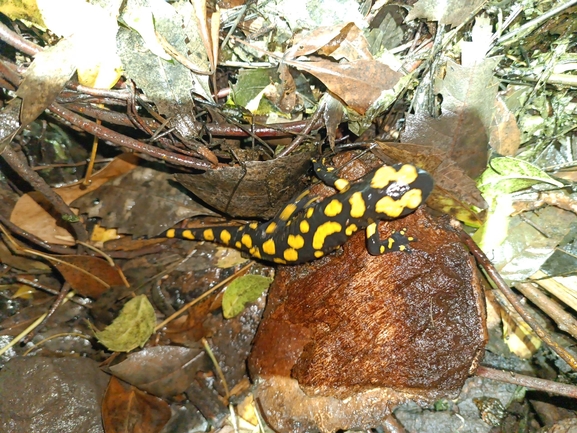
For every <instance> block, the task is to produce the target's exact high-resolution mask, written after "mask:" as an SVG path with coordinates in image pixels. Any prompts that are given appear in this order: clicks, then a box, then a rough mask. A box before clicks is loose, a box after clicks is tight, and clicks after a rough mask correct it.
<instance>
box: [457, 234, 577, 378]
mask: <svg viewBox="0 0 577 433" xmlns="http://www.w3.org/2000/svg"><path fill="white" fill-rule="evenodd" d="M459 236H460V238H461V240H462V241H463V242H464V243H465V244H466V245H467V247H468V248H469V250H470V251H471V253H473V255H474V256H475V258H476V259H477V261H478V263H479V264H480V265H481V267H482V268H483V269H484V270H485V272H486V273H487V275H488V276H489V278H491V280H492V281H493V283H495V285H496V286H497V289H498V290H499V291H500V292H501V293H503V295H504V296H505V298H507V300H508V301H509V302H510V303H511V305H513V308H514V309H515V311H517V312H518V313H519V315H520V316H521V317H522V318H523V320H525V322H527V324H528V325H529V327H530V328H531V329H532V330H533V331H535V334H537V336H538V337H539V338H540V339H541V340H543V342H544V343H545V344H546V345H547V346H549V348H550V349H551V350H553V351H554V352H555V353H556V354H557V355H559V357H560V358H561V359H563V360H564V361H565V362H567V364H569V365H570V366H571V368H572V369H573V370H577V360H575V358H574V357H573V356H572V355H571V354H570V353H569V352H567V351H566V350H565V349H564V348H563V347H561V346H560V345H559V344H557V343H556V342H555V341H553V339H552V338H551V336H550V335H549V333H548V332H547V330H546V329H545V328H543V327H542V326H541V325H539V323H537V321H536V320H535V318H534V317H533V316H532V314H531V313H529V311H527V309H526V308H523V305H522V304H521V302H520V301H519V299H518V297H517V296H516V295H515V293H513V291H512V290H511V289H510V288H509V286H508V285H507V284H506V283H505V280H503V277H501V275H499V273H498V272H497V270H496V269H495V267H494V266H493V264H492V263H491V261H490V260H489V259H488V258H487V256H486V255H485V253H484V252H483V251H482V250H481V249H480V248H479V247H478V246H477V244H476V243H475V242H474V241H473V239H471V237H470V236H469V235H468V234H467V233H465V232H464V231H463V230H462V229H460V230H459Z"/></svg>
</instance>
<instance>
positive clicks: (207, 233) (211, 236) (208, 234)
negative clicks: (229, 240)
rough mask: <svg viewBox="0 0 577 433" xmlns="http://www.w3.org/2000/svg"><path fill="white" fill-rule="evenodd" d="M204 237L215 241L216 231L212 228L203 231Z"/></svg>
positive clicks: (206, 239)
mask: <svg viewBox="0 0 577 433" xmlns="http://www.w3.org/2000/svg"><path fill="white" fill-rule="evenodd" d="M202 237H203V238H204V240H205V241H214V232H213V231H212V229H206V230H205V231H204V232H203V234H202Z"/></svg>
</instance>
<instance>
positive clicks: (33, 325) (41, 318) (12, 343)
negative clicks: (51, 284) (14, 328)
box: [0, 291, 76, 356]
mask: <svg viewBox="0 0 577 433" xmlns="http://www.w3.org/2000/svg"><path fill="white" fill-rule="evenodd" d="M75 294H76V293H74V291H72V292H69V293H68V295H66V297H65V298H64V300H63V301H62V305H64V304H65V303H66V302H67V301H68V300H69V299H70V298H72V297H73V296H74V295H75ZM44 317H46V313H44V314H43V315H41V316H40V317H39V318H38V319H36V320H35V321H34V322H33V323H32V324H31V325H30V326H29V327H28V328H26V329H25V330H24V331H22V332H21V333H20V334H18V335H17V336H16V337H14V340H12V341H11V342H10V343H8V344H7V345H6V346H4V347H2V348H1V349H0V356H2V355H3V354H4V353H6V352H7V351H8V350H10V348H12V347H14V346H16V345H17V344H18V343H19V342H20V341H21V340H22V339H23V338H24V337H25V336H26V335H28V333H29V332H30V331H32V330H33V329H34V328H36V327H37V326H38V324H39V323H41V322H42V321H43V320H44Z"/></svg>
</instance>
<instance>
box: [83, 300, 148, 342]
mask: <svg viewBox="0 0 577 433" xmlns="http://www.w3.org/2000/svg"><path fill="white" fill-rule="evenodd" d="M155 325H156V316H155V314H154V308H153V307H152V305H151V304H150V302H149V300H148V298H147V297H146V296H145V295H139V296H137V297H135V298H134V299H131V300H130V301H128V302H127V303H126V304H125V305H124V307H122V311H120V314H119V315H118V317H117V318H116V319H114V321H113V322H112V323H111V324H110V325H109V326H107V327H106V328H105V329H104V330H102V331H96V332H95V333H94V335H95V336H96V338H97V339H98V341H100V343H102V344H103V345H104V346H106V348H108V349H109V350H111V351H113V352H130V351H131V350H132V349H135V348H136V347H138V346H140V347H142V346H144V344H145V343H146V342H147V341H148V339H149V338H150V336H151V335H152V333H153V332H154V326H155Z"/></svg>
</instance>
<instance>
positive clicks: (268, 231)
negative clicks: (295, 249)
mask: <svg viewBox="0 0 577 433" xmlns="http://www.w3.org/2000/svg"><path fill="white" fill-rule="evenodd" d="M276 228H277V225H276V223H275V222H274V221H271V222H270V223H269V225H268V226H267V228H266V230H265V231H264V232H265V233H266V234H267V235H270V234H271V233H274V231H275V230H276Z"/></svg>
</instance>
